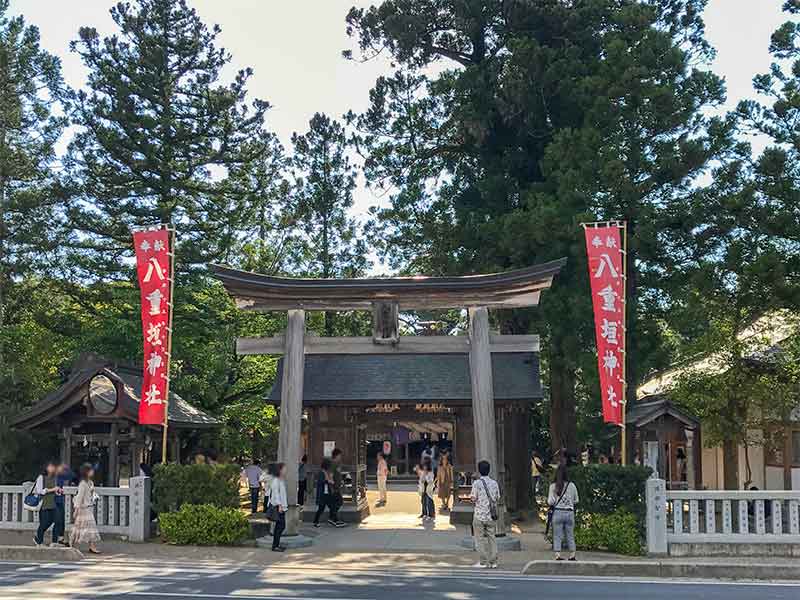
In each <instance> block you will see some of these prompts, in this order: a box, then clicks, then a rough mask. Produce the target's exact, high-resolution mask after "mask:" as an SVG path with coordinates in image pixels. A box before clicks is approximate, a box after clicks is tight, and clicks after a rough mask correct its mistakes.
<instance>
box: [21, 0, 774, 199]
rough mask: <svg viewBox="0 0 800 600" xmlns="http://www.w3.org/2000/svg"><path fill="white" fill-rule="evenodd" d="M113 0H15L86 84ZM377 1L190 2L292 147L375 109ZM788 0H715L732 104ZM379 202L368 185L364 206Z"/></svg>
mask: <svg viewBox="0 0 800 600" xmlns="http://www.w3.org/2000/svg"><path fill="white" fill-rule="evenodd" d="M114 3H115V2H113V1H112V0H60V1H58V2H55V1H53V0H11V8H12V11H14V12H17V13H22V14H24V15H25V17H26V19H27V21H28V22H29V23H32V24H34V25H36V26H38V27H39V29H40V30H41V34H42V45H43V46H44V48H45V49H47V50H48V51H50V52H51V53H53V54H56V55H58V56H60V57H61V59H62V62H63V69H64V77H65V79H66V81H67V83H68V84H69V85H71V86H73V87H80V86H81V85H83V83H84V81H85V77H86V71H85V69H84V68H83V66H82V64H81V63H80V61H79V60H78V58H77V57H76V56H75V55H74V54H72V53H70V52H69V42H70V41H71V40H73V39H75V37H76V32H77V30H78V28H79V27H81V26H84V25H91V26H94V27H96V28H97V29H98V30H99V31H100V33H101V34H108V33H111V32H112V31H113V22H112V21H111V18H110V16H109V14H108V9H109V8H110V7H111V6H112V5H113V4H114ZM373 3H374V2H372V1H368V0H190V4H191V5H193V6H194V7H196V8H197V11H198V13H199V14H200V16H201V17H202V18H203V19H204V20H205V21H206V23H208V24H212V23H217V24H219V25H220V26H221V27H222V33H221V34H220V37H219V43H220V45H222V46H224V47H226V48H227V49H228V50H229V51H230V52H231V53H232V54H233V63H234V64H233V68H237V69H238V68H240V67H244V66H250V67H252V68H253V69H254V70H255V74H254V76H253V78H252V80H251V83H250V86H249V89H250V93H251V94H252V96H253V97H258V98H263V99H266V100H268V101H269V102H270V103H271V104H272V105H273V106H274V108H273V109H272V110H271V111H270V112H269V114H268V120H269V127H270V128H271V129H272V130H273V131H275V132H277V134H278V135H279V136H280V138H281V140H282V141H283V143H284V144H285V145H286V146H288V145H289V139H290V138H291V135H292V133H293V132H294V131H304V130H305V129H306V127H307V125H308V120H309V119H310V118H311V116H312V115H313V114H314V113H315V112H317V111H319V112H326V113H328V114H330V115H332V116H334V117H337V118H338V117H340V116H341V115H342V114H343V113H345V112H346V111H347V110H350V109H353V110H355V111H357V112H358V111H361V110H363V109H365V108H366V107H367V103H368V92H369V90H370V88H371V87H372V84H373V82H374V81H375V78H376V77H377V76H378V75H379V74H380V73H382V72H385V71H386V70H388V65H387V64H386V63H385V62H380V61H372V62H368V63H357V62H353V61H347V60H344V59H343V58H342V57H341V51H342V50H344V49H346V48H350V47H351V45H352V44H351V41H350V40H349V39H348V37H347V35H346V33H345V28H344V17H345V15H346V14H347V11H348V9H349V8H350V7H351V6H353V5H354V4H355V5H361V6H368V5H370V4H373ZM782 4H783V0H709V3H708V9H707V14H706V16H705V18H706V24H707V28H708V39H709V41H710V42H711V43H712V45H713V46H714V47H715V48H716V49H717V53H718V54H717V59H716V62H715V64H714V65H713V68H714V70H715V71H716V72H717V73H719V74H721V75H722V76H724V77H725V79H726V81H727V86H728V97H729V102H728V104H729V107H732V106H735V104H736V103H737V102H738V101H739V100H741V99H742V98H746V97H751V96H752V95H753V93H752V78H753V75H754V74H756V73H762V72H765V71H766V70H767V68H768V66H769V63H770V57H769V53H768V51H767V48H768V45H769V36H770V34H771V33H772V32H773V31H774V30H775V29H776V28H777V26H778V25H779V24H780V23H781V22H783V21H784V20H785V17H784V15H783V14H782V13H781V10H780V9H781V5H782ZM376 201H377V199H376V198H374V197H373V196H372V194H370V193H369V192H368V191H365V190H363V189H360V190H359V192H358V195H357V198H356V212H357V213H363V212H364V211H365V210H366V209H367V208H368V207H369V206H370V205H371V204H375V203H376Z"/></svg>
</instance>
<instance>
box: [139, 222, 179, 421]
mask: <svg viewBox="0 0 800 600" xmlns="http://www.w3.org/2000/svg"><path fill="white" fill-rule="evenodd" d="M133 243H134V247H135V249H136V273H137V275H138V279H139V289H140V292H141V300H142V333H143V338H144V377H143V383H142V390H141V402H140V403H139V423H140V424H142V425H160V424H162V423H163V422H164V406H165V403H166V395H167V391H168V389H169V387H168V386H167V379H168V377H169V354H168V349H167V345H168V335H169V334H168V331H167V328H168V327H169V311H170V310H171V302H172V299H171V298H170V291H171V290H170V279H171V277H172V273H170V265H171V261H170V254H169V253H170V248H169V231H168V230H166V229H158V230H154V231H137V232H135V233H134V234H133Z"/></svg>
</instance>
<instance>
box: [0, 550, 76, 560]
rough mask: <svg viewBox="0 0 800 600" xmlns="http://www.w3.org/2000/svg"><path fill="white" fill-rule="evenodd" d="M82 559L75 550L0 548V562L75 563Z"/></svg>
mask: <svg viewBox="0 0 800 600" xmlns="http://www.w3.org/2000/svg"><path fill="white" fill-rule="evenodd" d="M82 559H83V554H82V553H81V551H80V550H77V549H76V548H50V547H48V546H38V547H36V546H0V560H22V561H31V562H75V561H78V560H82Z"/></svg>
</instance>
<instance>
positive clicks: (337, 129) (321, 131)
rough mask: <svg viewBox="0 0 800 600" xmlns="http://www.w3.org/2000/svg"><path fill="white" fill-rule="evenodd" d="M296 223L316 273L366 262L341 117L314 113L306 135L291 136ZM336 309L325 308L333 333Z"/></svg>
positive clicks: (349, 271) (358, 269)
mask: <svg viewBox="0 0 800 600" xmlns="http://www.w3.org/2000/svg"><path fill="white" fill-rule="evenodd" d="M292 143H293V145H294V157H293V163H294V166H295V168H296V169H297V171H298V174H299V176H300V177H299V179H298V184H297V190H296V202H295V210H296V218H297V225H298V227H299V228H300V230H301V231H303V233H304V236H305V239H306V243H307V256H308V260H307V262H306V265H305V268H304V271H305V272H306V273H307V274H308V275H311V276H313V277H322V278H323V279H328V278H332V277H357V276H359V275H362V274H363V273H364V271H365V270H366V268H367V258H366V245H365V243H364V240H363V238H361V237H359V235H358V229H357V227H356V222H355V220H354V219H353V218H352V217H350V216H349V215H348V210H349V209H350V207H351V206H352V205H353V190H354V189H355V187H356V181H355V177H356V175H355V169H354V167H353V166H352V164H351V163H350V160H349V158H348V156H347V152H348V142H347V135H346V133H345V130H344V127H343V126H342V125H341V123H339V122H337V121H335V120H332V119H331V118H330V117H328V116H327V115H324V114H319V113H317V114H315V115H314V116H313V117H312V119H311V121H310V122H309V129H308V131H307V132H306V133H305V134H303V135H297V134H295V135H294V136H292ZM334 317H335V316H334V314H333V313H325V334H326V335H328V336H330V335H333V333H334V320H335V318H334Z"/></svg>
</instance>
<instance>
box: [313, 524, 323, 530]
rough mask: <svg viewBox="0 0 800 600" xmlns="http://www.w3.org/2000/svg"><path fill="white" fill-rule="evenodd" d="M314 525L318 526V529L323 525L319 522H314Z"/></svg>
mask: <svg viewBox="0 0 800 600" xmlns="http://www.w3.org/2000/svg"><path fill="white" fill-rule="evenodd" d="M314 527H316V528H317V529H319V528H320V527H322V525H320V524H319V523H314Z"/></svg>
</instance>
